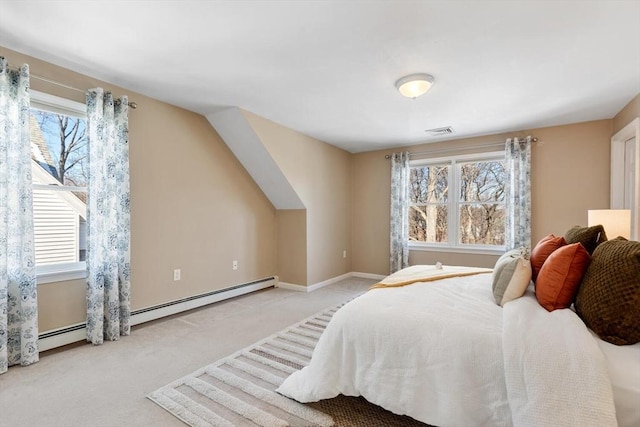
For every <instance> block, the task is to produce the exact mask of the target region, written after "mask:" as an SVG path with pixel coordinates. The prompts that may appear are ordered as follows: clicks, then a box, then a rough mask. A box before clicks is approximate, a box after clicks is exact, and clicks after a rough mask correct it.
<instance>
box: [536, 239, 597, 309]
mask: <svg viewBox="0 0 640 427" xmlns="http://www.w3.org/2000/svg"><path fill="white" fill-rule="evenodd" d="M590 260H591V256H590V255H589V252H587V250H586V249H585V248H584V247H583V246H582V245H581V244H580V243H572V244H570V245H566V246H563V247H561V248H560V249H557V250H556V251H555V252H553V253H552V254H551V255H549V258H547V260H546V261H545V262H544V265H543V266H542V268H541V269H540V273H539V274H538V280H537V281H536V298H537V299H538V302H539V303H540V305H541V306H543V307H544V308H546V309H547V311H553V310H556V309H558V308H567V307H570V306H571V304H573V301H574V299H575V298H576V294H577V293H578V288H579V287H580V283H581V282H582V277H583V276H584V272H585V271H586V270H587V267H588V266H589V261H590Z"/></svg>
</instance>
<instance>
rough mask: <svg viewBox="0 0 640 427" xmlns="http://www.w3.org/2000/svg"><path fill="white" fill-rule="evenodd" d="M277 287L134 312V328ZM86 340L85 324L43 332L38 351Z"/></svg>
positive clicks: (244, 288) (255, 286) (262, 284)
mask: <svg viewBox="0 0 640 427" xmlns="http://www.w3.org/2000/svg"><path fill="white" fill-rule="evenodd" d="M277 284H278V278H277V277H273V278H269V279H265V280H259V281H255V282H250V283H248V284H245V285H238V286H234V287H232V288H229V289H221V290H219V291H214V292H209V293H206V294H201V295H195V296H192V297H188V298H184V299H181V300H178V301H172V302H168V303H166V304H162V305H159V306H154V307H148V308H143V309H139V310H134V311H133V312H132V314H131V326H135V325H139V324H141V323H145V322H149V321H151V320H156V319H160V318H162V317H166V316H171V315H172V314H177V313H181V312H183V311H187V310H192V309H194V308H198V307H202V306H205V305H209V304H213V303H215V302H219V301H222V300H225V299H228V298H233V297H237V296H240V295H244V294H248V293H249V292H254V291H258V290H260V289H265V288H269V287H271V286H276V285H277ZM86 338H87V329H86V327H85V324H84V323H78V324H75V325H71V326H67V327H64V328H59V329H52V330H49V331H45V332H42V333H41V334H40V337H39V339H38V349H39V351H46V350H51V349H52V348H56V347H62V346H63V345H67V344H72V343H74V342H78V341H83V340H86Z"/></svg>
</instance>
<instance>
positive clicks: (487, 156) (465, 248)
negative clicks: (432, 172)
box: [409, 151, 506, 255]
mask: <svg viewBox="0 0 640 427" xmlns="http://www.w3.org/2000/svg"><path fill="white" fill-rule="evenodd" d="M504 158H505V157H504V151H491V152H486V153H476V154H463V155H458V156H448V157H437V158H428V159H417V160H410V161H409V167H410V168H415V167H421V166H429V165H434V166H435V165H447V166H449V174H448V178H447V179H448V181H449V187H450V188H451V189H452V191H450V192H449V200H448V202H447V203H446V205H447V206H448V215H447V240H448V241H447V243H436V242H417V241H415V240H409V249H410V250H412V251H427V252H455V253H467V254H484V255H501V254H503V253H504V251H505V246H504V245H502V246H496V245H470V244H462V243H458V241H459V234H460V227H459V222H458V213H459V208H460V205H461V203H460V182H461V178H460V164H461V163H468V162H482V161H492V160H504ZM505 204H506V202H505Z"/></svg>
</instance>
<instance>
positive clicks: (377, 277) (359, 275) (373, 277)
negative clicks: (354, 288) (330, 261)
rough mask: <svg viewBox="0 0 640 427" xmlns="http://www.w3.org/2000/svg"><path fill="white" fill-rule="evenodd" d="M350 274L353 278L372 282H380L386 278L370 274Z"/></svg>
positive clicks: (381, 275)
mask: <svg viewBox="0 0 640 427" xmlns="http://www.w3.org/2000/svg"><path fill="white" fill-rule="evenodd" d="M351 274H352V275H353V277H361V278H363V279H373V280H382V279H384V278H385V277H387V276H385V275H383V274H372V273H359V272H353V273H351Z"/></svg>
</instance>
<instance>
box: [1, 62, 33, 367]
mask: <svg viewBox="0 0 640 427" xmlns="http://www.w3.org/2000/svg"><path fill="white" fill-rule="evenodd" d="M38 357H39V356H38V304H37V291H36V262H35V248H34V237H33V189H32V182H31V145H30V138H29V66H28V65H26V64H25V65H23V66H22V67H20V69H19V70H17V71H14V70H10V69H9V66H8V63H7V60H6V59H5V58H4V57H1V56H0V374H1V373H4V372H6V371H7V370H8V368H9V366H11V365H17V364H20V365H29V364H31V363H34V362H37V361H38Z"/></svg>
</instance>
